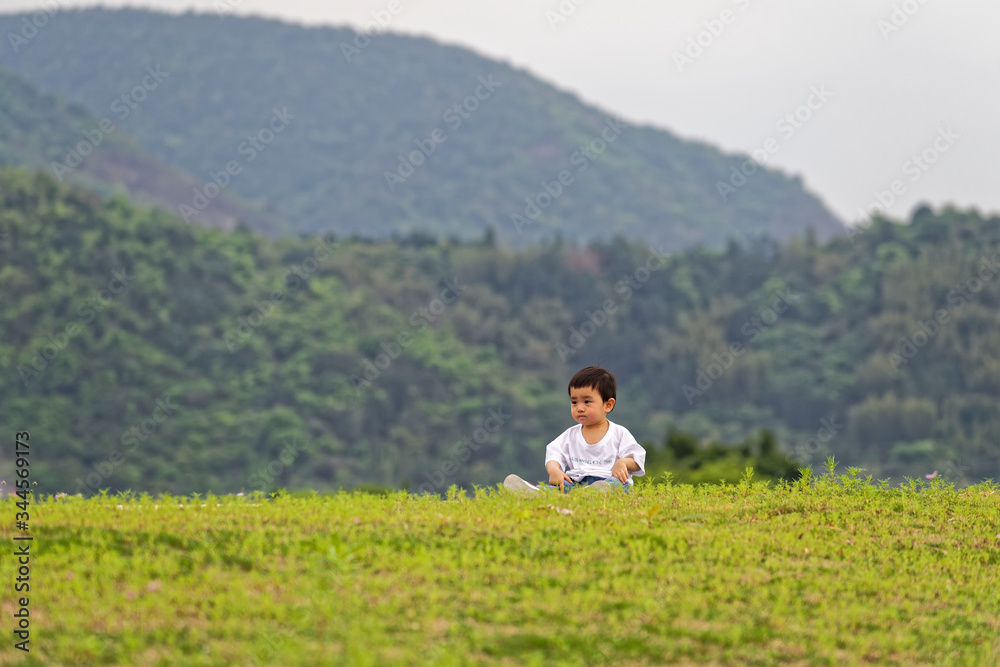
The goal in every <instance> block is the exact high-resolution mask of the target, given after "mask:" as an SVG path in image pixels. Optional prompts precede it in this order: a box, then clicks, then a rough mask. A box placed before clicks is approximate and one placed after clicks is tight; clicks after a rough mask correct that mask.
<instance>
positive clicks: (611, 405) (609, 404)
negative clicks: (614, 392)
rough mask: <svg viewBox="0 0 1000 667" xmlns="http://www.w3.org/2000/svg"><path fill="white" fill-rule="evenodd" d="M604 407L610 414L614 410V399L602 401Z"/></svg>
mask: <svg viewBox="0 0 1000 667" xmlns="http://www.w3.org/2000/svg"><path fill="white" fill-rule="evenodd" d="M604 407H606V408H607V409H608V412H611V411H612V410H614V409H615V399H613V398H609V399H608V400H606V401H604Z"/></svg>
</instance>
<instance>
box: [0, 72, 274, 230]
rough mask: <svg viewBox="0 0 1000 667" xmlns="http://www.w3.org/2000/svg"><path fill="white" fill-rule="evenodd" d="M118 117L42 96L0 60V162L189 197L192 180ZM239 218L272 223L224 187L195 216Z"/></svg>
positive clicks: (139, 196) (113, 187) (86, 182)
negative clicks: (153, 151) (126, 129)
mask: <svg viewBox="0 0 1000 667" xmlns="http://www.w3.org/2000/svg"><path fill="white" fill-rule="evenodd" d="M124 109H125V110H127V107H125V108H124ZM126 117H127V114H126ZM120 123H121V117H120V114H115V113H109V114H108V115H106V116H104V117H100V118H99V117H97V116H94V115H93V114H91V113H90V112H88V111H87V110H86V109H85V108H84V107H83V106H82V105H80V104H77V103H71V102H67V101H66V100H65V99H62V98H60V97H58V96H56V95H51V94H48V95H43V94H42V93H40V92H39V91H38V90H37V89H36V88H35V87H34V86H33V85H31V84H30V83H28V82H27V81H25V80H23V79H22V78H20V77H18V76H16V75H14V74H13V73H11V72H9V71H7V70H6V69H4V68H3V67H0V165H11V166H26V167H31V168H46V169H48V170H49V171H50V173H52V174H53V175H55V176H56V177H57V178H59V179H60V180H66V181H68V182H71V183H76V184H79V185H83V186H85V187H87V188H89V189H91V190H93V191H95V192H97V193H99V194H101V195H103V196H107V195H110V194H111V193H112V192H116V191H124V192H126V193H128V195H130V196H131V197H133V198H135V199H136V200H137V201H139V202H143V203H146V204H149V205H155V206H160V207H162V208H168V209H172V208H176V206H177V203H178V202H182V201H185V200H187V199H190V198H191V196H192V195H191V193H192V190H193V189H194V188H195V187H196V186H197V185H199V184H198V183H196V182H195V180H194V179H193V178H192V177H191V176H190V175H188V174H185V173H183V172H181V171H180V170H178V169H177V168H175V167H171V166H169V165H167V164H165V163H163V162H161V161H159V160H157V159H156V158H154V157H152V156H150V155H149V154H148V153H146V152H145V151H144V150H143V149H142V148H141V147H140V146H139V145H138V143H137V142H136V141H135V140H133V139H132V138H131V137H129V136H128V135H127V134H125V133H124V132H123V131H122V130H121V125H120ZM81 153H82V154H81ZM241 220H242V221H244V222H246V223H247V224H249V225H253V226H256V227H258V228H260V229H265V230H273V229H274V228H275V223H274V220H273V219H272V218H271V217H270V216H268V215H267V214H264V213H262V212H258V211H254V210H253V209H251V208H250V207H248V206H247V205H245V204H243V203H241V202H239V200H238V198H236V197H233V196H231V194H229V193H223V194H222V195H221V196H220V197H219V198H218V201H217V203H216V205H215V206H213V207H212V208H211V209H206V210H205V215H203V216H202V217H201V218H200V219H199V221H200V222H202V223H204V224H208V225H213V226H219V227H225V228H232V227H233V226H235V225H236V224H237V223H238V222H239V221H241Z"/></svg>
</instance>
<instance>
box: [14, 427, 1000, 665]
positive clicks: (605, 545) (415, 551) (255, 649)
mask: <svg viewBox="0 0 1000 667" xmlns="http://www.w3.org/2000/svg"><path fill="white" fill-rule="evenodd" d="M32 441H34V437H33V438H32ZM940 481H941V480H935V481H934V482H931V483H927V484H918V483H915V484H912V485H907V486H906V487H904V488H891V487H890V486H888V485H882V484H874V483H871V482H870V481H868V480H865V479H864V478H862V477H859V476H858V475H857V473H856V471H853V472H849V473H848V474H845V475H823V476H822V477H821V478H819V479H803V480H801V481H800V482H798V483H796V484H794V485H780V486H777V487H774V486H771V487H765V486H763V485H758V484H752V483H745V484H740V485H735V486H726V487H720V486H713V485H698V486H659V487H653V488H644V489H636V490H635V491H634V492H633V493H632V494H631V495H629V496H625V495H619V494H609V495H601V494H594V493H592V492H591V493H589V494H588V492H587V491H586V490H579V491H574V492H572V493H571V494H569V495H568V496H560V495H559V494H558V493H553V494H550V495H548V496H547V497H537V496H536V497H530V498H521V497H517V496H513V495H507V494H497V493H490V494H485V493H483V492H480V493H478V494H477V495H476V497H475V498H469V497H467V496H465V495H463V494H455V493H453V494H452V495H451V499H450V500H447V501H445V500H442V499H439V498H436V497H429V496H413V495H410V494H405V493H400V494H392V495H389V496H386V497H379V496H372V495H365V494H337V495H334V496H332V497H322V496H312V497H289V496H280V497H278V498H276V499H273V500H268V499H264V498H262V497H260V496H256V497H252V498H251V497H243V498H238V497H216V496H208V497H204V496H193V497H182V498H178V497H150V496H145V497H137V496H124V497H113V496H108V497H97V498H91V499H87V500H84V499H81V498H72V497H70V498H63V499H58V500H57V499H53V498H52V497H46V498H43V499H40V502H35V503H34V504H32V505H31V510H32V516H33V517H37V518H36V519H34V521H35V522H37V526H36V527H34V528H33V529H32V532H33V535H34V538H35V542H34V544H41V545H44V549H45V551H44V554H45V555H44V560H35V561H33V564H34V565H35V569H34V570H33V571H32V580H31V584H32V589H31V591H32V592H31V593H30V595H31V606H30V614H31V615H30V618H31V622H32V627H31V631H32V640H31V645H30V647H31V650H32V652H31V653H30V655H28V656H25V657H26V658H27V659H26V660H24V661H22V662H21V663H20V664H25V665H46V666H58V665H77V664H86V665H150V666H160V665H162V666H164V667H166V666H168V665H178V664H184V665H192V666H209V665H227V666H228V665H248V664H249V665H265V664H281V665H309V666H314V665H350V666H351V667H357V666H372V667H374V666H376V665H378V666H382V665H445V666H447V665H539V666H541V665H581V664H587V665H692V664H713V665H784V664H792V665H827V664H829V665H833V664H836V665H858V664H879V665H928V666H933V667H946V666H952V665H954V666H956V667H957V666H961V667H966V666H967V665H982V666H983V667H986V666H987V665H995V664H997V662H998V660H1000V641H998V639H997V638H998V635H1000V633H998V630H1000V627H998V625H997V616H996V600H997V598H998V596H1000V535H998V534H997V532H998V529H997V524H996V499H997V491H998V487H997V486H996V485H995V484H994V485H991V484H983V485H979V486H975V487H970V488H967V489H965V490H963V491H955V490H953V489H951V488H949V487H948V486H947V485H944V484H940ZM36 500H38V499H36ZM0 508H2V509H3V510H4V512H5V513H6V515H7V516H13V514H14V512H15V509H14V507H13V502H12V501H11V500H9V499H8V500H6V501H5V502H0ZM13 532H14V526H13V522H12V521H7V522H4V523H3V526H2V528H0V535H2V537H3V539H4V540H5V541H7V543H8V544H12V542H11V541H10V540H11V537H12V533H13ZM18 544H20V543H18ZM7 651H8V652H9V651H13V649H11V648H10V647H8V648H7ZM14 653H19V652H18V651H14Z"/></svg>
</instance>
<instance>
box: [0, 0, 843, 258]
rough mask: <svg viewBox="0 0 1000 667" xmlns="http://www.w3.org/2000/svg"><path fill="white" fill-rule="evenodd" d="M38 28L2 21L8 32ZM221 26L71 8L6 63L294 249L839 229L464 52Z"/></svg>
mask: <svg viewBox="0 0 1000 667" xmlns="http://www.w3.org/2000/svg"><path fill="white" fill-rule="evenodd" d="M25 16H27V15H7V16H0V32H2V33H3V34H7V33H8V32H10V31H12V32H13V33H15V34H17V33H18V31H19V30H21V28H22V25H23V23H22V21H23V19H24V18H25ZM222 18H223V19H224V20H220V17H219V16H217V15H216V14H215V13H207V14H204V15H196V14H184V15H181V16H177V15H168V14H160V13H154V12H148V11H139V10H113V11H112V10H106V9H87V10H73V11H68V10H67V11H59V12H57V13H55V14H54V15H53V16H52V17H51V18H50V19H49V20H48V22H47V24H46V25H45V26H44V27H43V28H42V29H39V30H38V31H37V34H35V35H34V36H33V37H32V38H31V39H30V40H27V41H25V42H24V43H20V42H19V43H18V48H17V49H13V48H12V49H5V50H2V51H0V64H2V65H6V66H7V67H10V68H11V69H14V70H15V71H17V72H18V73H20V74H21V75H22V76H24V77H26V78H27V79H29V80H30V81H32V82H33V83H35V84H37V85H38V86H40V87H41V88H42V89H44V90H46V91H51V92H56V93H59V94H61V95H64V96H66V97H68V98H70V99H72V100H74V101H76V102H79V103H82V104H84V105H85V106H87V107H88V108H89V109H91V110H92V111H93V112H94V113H95V114H99V115H100V114H105V113H107V109H108V108H109V105H112V104H114V103H115V101H116V100H118V101H119V104H121V103H122V102H121V98H122V96H123V95H124V96H126V97H128V98H129V99H128V100H126V102H125V103H126V104H128V106H129V108H130V110H131V115H130V118H129V121H128V126H127V129H128V130H129V132H131V133H132V134H134V136H135V137H137V138H138V140H139V142H140V143H141V144H142V146H143V147H144V148H145V149H146V150H147V151H149V152H150V153H151V154H153V155H154V156H156V157H157V158H159V159H161V160H164V161H166V162H167V163H169V164H171V165H173V166H175V167H177V168H179V169H182V170H184V171H187V172H189V173H191V174H194V175H195V177H196V178H197V179H199V182H200V183H201V184H202V185H203V190H202V192H203V197H204V195H205V194H206V193H207V194H208V195H211V193H212V192H213V191H214V189H215V185H216V184H220V185H221V187H222V190H223V191H227V190H231V191H233V192H235V193H238V194H239V195H240V196H241V197H243V198H245V199H247V200H249V201H252V202H254V203H255V204H257V205H258V206H259V207H261V208H264V209H266V210H267V211H268V212H269V213H273V214H274V215H275V216H276V217H277V218H280V219H282V220H283V221H285V222H286V225H285V228H284V229H285V231H287V232H294V233H304V232H316V231H320V230H323V231H325V230H329V229H333V230H336V231H337V232H338V233H339V234H342V235H345V234H347V235H349V234H352V233H360V234H364V235H366V236H369V237H386V236H388V235H390V234H392V233H402V234H407V233H409V232H411V231H418V230H422V231H426V232H428V233H430V234H432V235H434V236H442V237H443V236H448V235H454V236H457V237H460V238H464V239H470V238H478V237H479V236H480V235H481V234H482V232H483V231H484V230H485V229H487V228H488V227H492V228H494V229H495V230H496V234H497V238H498V240H499V241H501V243H503V244H504V245H518V246H523V245H527V244H532V243H537V242H539V241H542V240H545V239H547V238H553V237H554V236H555V235H556V234H559V233H561V234H563V235H564V236H565V237H566V238H568V239H569V238H571V239H573V240H574V241H578V242H588V241H590V240H592V239H597V238H603V239H608V238H610V237H611V236H612V235H614V234H624V235H625V236H627V237H629V238H643V239H647V240H649V241H654V242H655V243H657V244H662V245H664V246H665V247H667V248H668V249H678V248H684V247H690V246H692V245H695V244H699V243H704V244H708V245H714V246H720V245H722V243H723V242H724V241H725V239H726V238H727V237H729V236H736V237H739V238H747V237H756V236H758V235H760V234H762V233H766V234H768V235H770V236H771V237H774V238H778V239H787V238H789V237H791V236H793V235H796V234H802V233H804V231H805V230H806V229H807V228H809V227H812V228H814V229H815V231H816V232H817V233H818V234H819V236H820V238H826V237H828V236H830V235H832V234H835V233H838V232H839V231H841V226H840V223H839V222H838V221H837V220H835V219H834V217H833V216H832V215H831V214H830V213H829V212H828V211H827V209H826V208H825V207H824V206H823V205H822V204H821V203H820V202H819V200H818V199H817V198H816V197H815V196H813V195H812V194H810V193H809V192H807V191H805V190H804V188H803V186H802V183H801V181H800V180H799V179H798V178H790V177H788V176H787V175H784V174H782V173H779V172H776V171H772V170H768V169H761V170H758V171H756V172H755V173H753V175H752V176H751V177H750V178H749V179H748V181H747V182H746V183H745V184H744V185H743V186H742V187H740V188H739V189H738V191H736V192H732V193H729V192H727V193H725V195H726V196H725V197H723V196H722V195H720V191H719V187H718V184H719V182H720V181H721V182H728V181H729V180H730V177H731V175H732V169H733V168H734V167H736V168H737V169H738V168H739V166H740V165H741V163H743V162H744V161H745V159H746V156H735V155H725V154H723V153H721V152H719V151H718V150H717V149H715V148H713V147H711V146H708V145H706V144H703V143H698V142H694V141H687V140H683V139H681V138H679V137H677V136H675V135H673V134H671V133H670V132H666V131H662V130H658V129H654V128H651V127H632V126H627V125H622V124H620V123H619V121H617V120H616V119H613V118H610V117H609V116H608V114H607V113H604V112H602V111H600V110H598V109H594V108H592V107H589V106H586V105H584V104H582V103H581V102H580V101H579V100H578V99H576V98H575V97H574V96H573V95H570V94H567V93H564V92H561V91H559V90H557V89H556V88H554V87H553V86H551V85H549V84H548V83H545V82H543V81H540V80H539V79H537V78H535V77H534V76H532V75H531V74H529V73H527V72H525V71H522V70H518V69H515V68H512V67H510V66H508V65H506V64H504V63H501V62H497V61H495V60H490V59H487V58H483V57H481V56H479V55H476V54H474V53H472V52H471V51H468V50H466V49H463V48H457V47H451V46H444V45H442V44H439V43H436V42H434V41H431V40H428V39H423V38H414V37H409V36H402V35H394V34H381V35H377V36H375V37H373V38H368V37H366V36H363V35H362V36H360V37H359V36H357V35H356V34H355V33H354V32H353V30H347V29H343V28H332V27H322V28H316V27H312V28H307V27H302V26H296V25H289V24H285V23H281V22H278V21H273V20H263V19H257V18H241V17H237V16H233V15H228V14H224V16H223V17H222ZM624 75H628V74H627V73H626V74H624ZM632 75H635V76H642V77H645V76H648V74H647V73H643V72H635V73H632ZM151 77H152V78H151ZM154 83H155V89H149V90H146V89H148V88H150V86H152V85H153V84H154ZM133 106H134V107H135V108H134V109H132V107H133ZM227 166H230V167H231V170H229V172H228V173H227ZM205 188H207V190H205ZM199 203H200V204H203V205H204V209H202V208H199V207H198V206H196V205H195V204H199ZM183 205H184V206H187V209H182V208H181V206H182V204H178V205H177V206H176V207H175V209H174V210H175V212H177V213H179V214H182V215H185V216H186V217H189V218H196V217H197V216H198V215H201V214H202V212H203V210H206V209H213V208H214V207H215V206H216V204H215V203H214V202H213V201H212V198H211V196H207V197H204V201H199V200H197V198H196V195H194V194H191V195H190V196H189V197H188V198H187V200H185V202H184V203H183Z"/></svg>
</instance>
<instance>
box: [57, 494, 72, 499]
mask: <svg viewBox="0 0 1000 667" xmlns="http://www.w3.org/2000/svg"><path fill="white" fill-rule="evenodd" d="M68 495H69V494H68V493H57V494H56V498H57V499H58V498H65V497H66V496H68Z"/></svg>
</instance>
